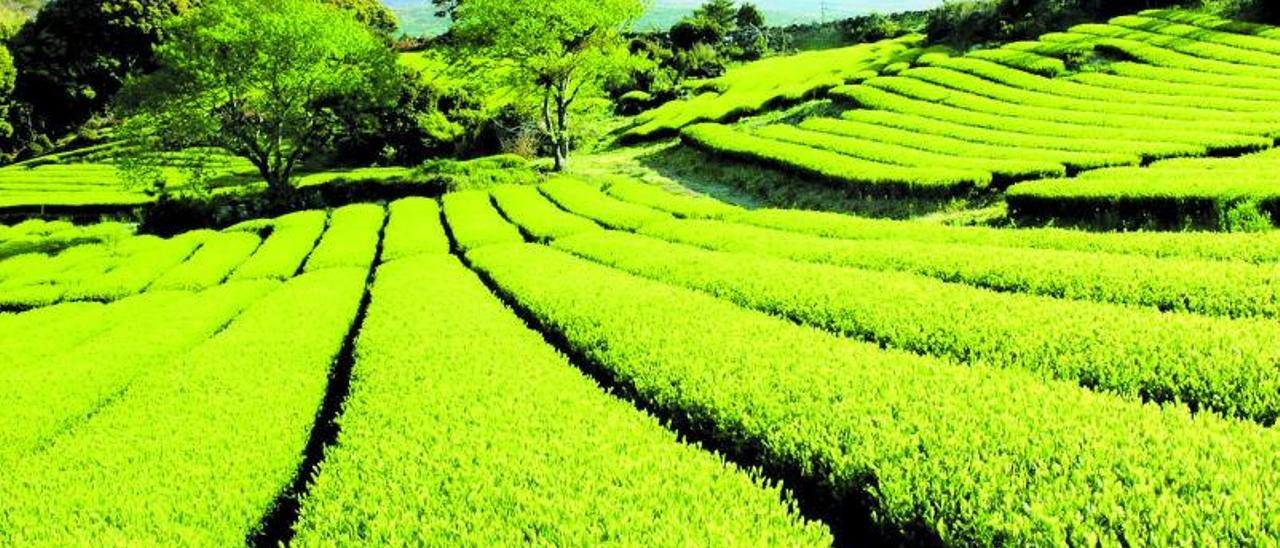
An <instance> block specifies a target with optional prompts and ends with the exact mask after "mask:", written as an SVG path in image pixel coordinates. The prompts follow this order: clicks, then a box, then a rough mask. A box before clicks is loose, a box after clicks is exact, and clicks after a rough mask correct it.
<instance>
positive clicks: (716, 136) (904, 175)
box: [681, 124, 991, 196]
mask: <svg viewBox="0 0 1280 548" xmlns="http://www.w3.org/2000/svg"><path fill="white" fill-rule="evenodd" d="M681 138H682V139H683V140H684V142H685V144H688V145H690V146H693V147H696V148H699V149H702V150H706V151H708V152H710V153H712V154H713V155H716V156H721V157H727V158H733V159H737V160H744V161H748V162H755V163H759V164H762V165H765V166H768V167H772V168H775V169H779V170H782V171H784V172H791V173H795V174H798V175H803V176H806V177H812V178H815V179H819V180H823V181H827V182H829V183H831V184H833V185H836V186H837V187H845V188H848V189H849V190H852V191H856V192H860V193H866V194H871V195H938V196H956V195H965V194H969V193H971V192H973V191H974V189H976V188H983V187H986V186H987V185H988V184H990V183H991V174H990V173H981V172H976V171H965V170H960V169H951V168H946V167H923V168H922V167H906V166H897V165H892V164H884V163H879V162H872V161H868V160H861V159H857V158H853V157H851V156H846V155H843V154H839V153H835V152H831V151H827V150H821V149H816V148H811V147H807V146H803V145H796V144H792V143H784V142H780V141H775V140H773V139H765V138H761V137H756V136H753V135H751V134H748V133H745V132H741V131H738V130H735V129H732V128H729V127H727V126H721V125H714V124H702V125H696V126H691V127H687V128H685V129H684V130H683V131H682V132H681Z"/></svg>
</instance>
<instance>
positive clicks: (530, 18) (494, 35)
mask: <svg viewBox="0 0 1280 548" xmlns="http://www.w3.org/2000/svg"><path fill="white" fill-rule="evenodd" d="M644 8H645V5H644V3H643V2H642V1H641V0H559V1H556V2H546V1H545V0H467V1H466V2H464V3H461V4H460V5H459V6H457V12H456V14H455V15H456V22H455V23H454V27H453V30H454V32H455V33H456V35H457V36H458V37H459V39H460V41H461V42H462V43H463V44H465V45H466V46H467V47H469V48H471V49H472V51H475V52H477V53H479V54H481V55H484V56H486V57H489V58H492V59H496V60H499V61H500V62H501V63H503V64H505V65H506V66H508V67H510V68H511V69H510V70H509V71H508V72H509V73H510V74H511V76H512V79H513V84H514V85H517V86H522V87H531V88H533V89H536V90H538V93H539V95H540V98H541V105H542V108H541V112H542V117H541V118H542V119H541V130H542V133H543V135H544V136H545V137H546V139H547V141H548V142H549V145H550V147H551V149H552V154H553V155H554V157H555V161H556V167H557V169H559V168H563V167H564V165H565V162H566V160H567V158H568V154H569V148H570V143H571V139H572V135H571V132H570V129H571V124H572V121H571V119H570V115H571V112H570V108H571V107H572V106H573V105H574V103H575V102H576V101H577V100H579V99H580V98H583V97H584V96H586V95H590V94H593V93H598V92H599V91H600V89H601V88H600V86H601V83H602V82H603V81H604V80H605V79H607V78H608V77H610V76H611V75H614V74H617V73H619V72H620V71H622V70H623V69H624V68H625V66H626V63H627V62H628V61H629V55H628V52H627V50H626V49H625V48H624V47H623V46H624V41H623V40H622V39H621V34H622V32H623V31H624V30H626V29H627V28H628V27H629V26H630V25H631V23H632V22H633V21H634V20H635V19H636V18H638V17H640V16H641V15H642V14H643V13H644Z"/></svg>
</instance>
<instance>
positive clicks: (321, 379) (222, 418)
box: [0, 269, 368, 545]
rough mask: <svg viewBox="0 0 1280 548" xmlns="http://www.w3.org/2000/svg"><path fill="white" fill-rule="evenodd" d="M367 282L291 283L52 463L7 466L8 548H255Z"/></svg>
mask: <svg viewBox="0 0 1280 548" xmlns="http://www.w3.org/2000/svg"><path fill="white" fill-rule="evenodd" d="M367 276H368V273H367V272H365V271H361V270H358V269H330V270H325V271H322V272H316V273H311V274H305V275H303V276H301V277H299V278H296V279H293V280H290V281H288V282H285V283H284V284H283V285H282V286H281V287H280V288H279V289H278V290H275V291H272V292H270V293H269V294H267V295H266V296H264V297H263V298H261V299H259V300H257V301H256V302H254V303H253V304H252V305H251V306H249V307H248V308H247V309H246V310H245V311H244V312H243V313H241V314H240V315H238V316H236V317H235V319H234V320H233V321H232V322H231V323H230V324H229V325H227V327H226V329H224V330H222V331H221V332H219V333H218V334H217V335H215V336H213V337H212V338H210V339H208V340H206V341H204V342H203V343H200V344H199V345H198V346H196V347H195V348H193V349H192V350H190V351H189V352H186V353H183V354H181V355H179V356H177V357H175V358H174V359H171V360H165V361H162V362H161V363H160V364H158V366H155V367H146V368H143V369H141V370H139V375H138V376H137V377H136V378H134V379H133V381H132V382H131V383H129V384H128V389H127V390H123V391H121V390H119V389H117V390H116V391H115V392H116V397H115V398H114V399H111V400H109V405H99V406H97V407H96V408H90V409H88V410H91V411H93V412H90V413H87V415H86V414H83V413H82V414H81V415H80V417H81V420H80V421H78V422H77V423H76V424H75V427H74V428H73V429H70V430H67V431H65V432H63V435H61V436H57V437H56V438H55V439H54V442H53V443H49V444H48V445H47V446H45V447H43V450H42V451H41V453H40V458H26V459H15V460H13V461H12V462H9V463H6V464H8V466H6V469H7V470H8V471H9V473H6V474H5V475H3V476H0V494H3V496H2V497H0V516H3V517H0V524H2V526H0V542H3V543H5V544H46V545H52V544H58V545H77V544H100V543H107V544H137V543H145V544H166V543H172V542H179V543H193V544H208V545H214V544H217V545H227V544H241V543H244V542H245V539H246V538H248V537H249V536H250V535H251V534H252V533H254V532H255V529H256V528H257V527H258V523H259V521H260V520H261V519H262V516H264V515H266V513H267V512H268V511H269V510H271V507H272V505H273V503H274V502H275V500H276V497H277V495H278V494H279V493H280V492H281V491H283V490H284V488H285V486H286V485H288V483H289V482H290V481H291V480H292V479H293V475H294V474H295V473H296V471H297V467H298V462H299V455H300V454H301V453H302V451H303V448H304V447H305V446H306V444H307V441H308V436H309V434H310V432H311V429H312V426H313V424H314V422H315V419H316V409H318V408H319V407H320V404H321V402H322V401H323V400H324V397H325V390H326V386H327V385H328V381H329V373H330V367H331V366H332V364H333V363H334V360H335V358H336V357H337V356H338V354H339V351H340V349H341V348H342V346H343V342H344V340H345V338H346V336H347V334H348V332H349V330H350V328H351V325H352V322H353V321H354V319H355V317H356V310H357V308H358V305H359V303H360V300H361V296H362V295H363V293H364V288H365V281H366V277H367ZM215 291H217V290H215ZM299 303H306V313H304V314H300V313H299ZM123 346H124V347H128V348H132V347H136V346H138V345H135V344H132V342H131V341H126V343H125V344H124V345H123ZM72 523H73V524H75V527H67V524H72Z"/></svg>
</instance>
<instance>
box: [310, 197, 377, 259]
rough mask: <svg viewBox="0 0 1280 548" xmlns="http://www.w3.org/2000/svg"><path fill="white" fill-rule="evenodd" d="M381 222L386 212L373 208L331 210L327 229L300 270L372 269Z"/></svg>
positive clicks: (359, 207) (353, 206)
mask: <svg viewBox="0 0 1280 548" xmlns="http://www.w3.org/2000/svg"><path fill="white" fill-rule="evenodd" d="M385 222H386V210H385V209H383V208H382V206H379V205H376V204H355V205H349V206H346V207H340V208H338V209H335V210H333V213H332V214H330V215H329V227H328V228H327V229H325V231H324V236H321V237H320V243H318V244H316V248H315V250H313V251H312V252H311V256H310V257H308V258H307V264H306V266H305V267H304V268H303V270H304V271H306V272H314V271H317V270H323V269H326V268H363V269H365V270H368V269H370V268H372V267H373V261H374V258H375V256H376V255H377V252H378V243H379V242H380V241H381V237H382V226H383V224H385Z"/></svg>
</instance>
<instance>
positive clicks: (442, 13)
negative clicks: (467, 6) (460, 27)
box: [431, 0, 462, 19]
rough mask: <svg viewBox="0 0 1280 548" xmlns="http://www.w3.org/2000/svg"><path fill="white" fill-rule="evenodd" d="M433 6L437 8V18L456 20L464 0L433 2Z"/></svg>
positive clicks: (435, 0) (437, 0)
mask: <svg viewBox="0 0 1280 548" xmlns="http://www.w3.org/2000/svg"><path fill="white" fill-rule="evenodd" d="M431 5H432V6H435V8H436V14H435V15H436V17H441V18H445V19H456V18H457V15H458V6H460V5H462V0H431Z"/></svg>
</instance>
